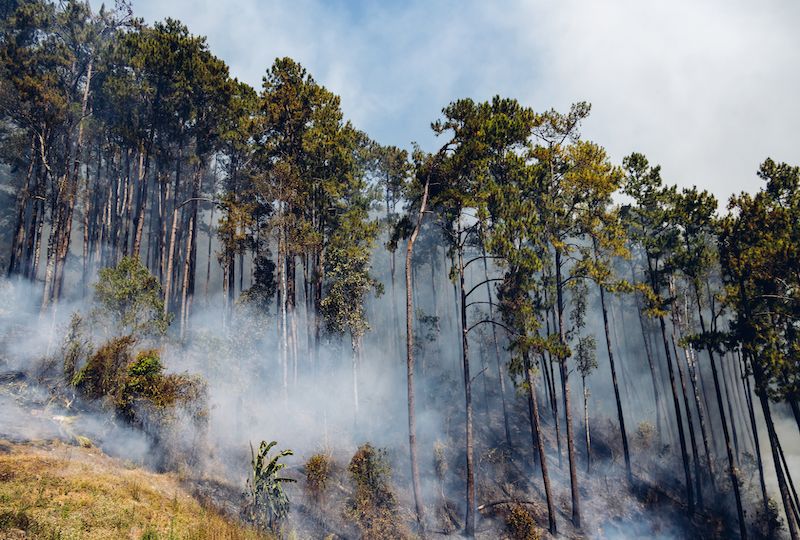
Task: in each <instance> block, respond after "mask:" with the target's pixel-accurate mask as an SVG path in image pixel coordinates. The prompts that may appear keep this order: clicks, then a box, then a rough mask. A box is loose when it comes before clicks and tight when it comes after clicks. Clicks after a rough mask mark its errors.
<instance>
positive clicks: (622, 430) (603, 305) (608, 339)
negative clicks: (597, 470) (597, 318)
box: [587, 285, 633, 483]
mask: <svg viewBox="0 0 800 540" xmlns="http://www.w3.org/2000/svg"><path fill="white" fill-rule="evenodd" d="M600 308H601V310H602V312H603V330H604V332H605V337H606V350H607V351H608V364H609V367H610V368H611V383H612V385H613V386H614V400H615V401H616V404H617V419H618V420H619V432H620V436H621V437H622V453H623V455H624V456H625V472H626V474H627V478H628V482H629V483H632V482H633V472H632V471H631V455H630V449H629V447H628V433H627V431H626V430H625V415H624V414H623V411H622V397H621V396H620V392H619V383H618V382H617V369H616V366H615V365H614V352H613V351H612V349H611V334H610V333H609V331H608V310H607V309H606V293H605V287H603V286H602V285H600ZM587 438H588V435H587ZM587 447H588V445H587Z"/></svg>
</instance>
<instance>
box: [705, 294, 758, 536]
mask: <svg viewBox="0 0 800 540" xmlns="http://www.w3.org/2000/svg"><path fill="white" fill-rule="evenodd" d="M694 290H695V302H696V305H697V313H698V318H699V320H700V330H701V332H702V333H703V334H705V333H706V323H705V319H704V318H703V308H702V306H701V303H700V290H699V289H698V287H696V286H695V287H694ZM706 352H707V353H708V360H709V364H710V365H711V377H712V378H713V380H714V393H715V395H716V397H717V408H718V409H719V420H720V424H721V425H722V435H723V438H724V439H725V452H726V454H727V458H728V478H729V479H730V482H731V488H732V489H733V496H734V499H735V502H736V514H737V517H738V520H739V535H740V536H741V538H742V540H746V539H747V523H745V520H744V509H743V508H742V495H741V492H740V490H739V477H738V469H737V467H736V463H735V461H734V458H733V449H732V448H731V436H730V431H729V430H728V422H727V419H726V418H725V405H724V403H723V400H722V388H721V387H720V383H719V374H718V373H717V364H716V361H715V359H714V352H713V350H712V349H711V344H710V343H708V344H707V345H706ZM760 457H761V456H760V453H759V460H760Z"/></svg>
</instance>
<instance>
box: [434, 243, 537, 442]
mask: <svg viewBox="0 0 800 540" xmlns="http://www.w3.org/2000/svg"><path fill="white" fill-rule="evenodd" d="M481 254H482V255H483V275H484V279H485V280H486V296H487V298H488V300H489V318H490V319H494V300H493V299H492V287H491V285H490V282H489V263H488V261H487V260H486V247H485V246H484V245H483V242H481ZM431 266H433V260H431ZM490 326H491V327H492V343H493V345H494V358H495V361H496V363H497V377H498V379H499V382H500V402H501V405H502V407H503V429H504V432H505V436H506V444H507V445H508V447H509V448H513V446H512V445H511V427H510V425H509V420H508V409H507V407H506V383H505V375H504V374H503V365H502V363H501V361H500V346H499V345H498V343H497V328H496V327H495V325H493V324H492V325H490ZM542 367H544V366H542ZM542 371H543V372H544V369H542ZM484 380H485V379H484Z"/></svg>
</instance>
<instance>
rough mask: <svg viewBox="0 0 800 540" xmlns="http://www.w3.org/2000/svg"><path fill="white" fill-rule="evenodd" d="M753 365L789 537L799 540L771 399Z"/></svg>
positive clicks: (757, 393)
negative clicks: (779, 448)
mask: <svg viewBox="0 0 800 540" xmlns="http://www.w3.org/2000/svg"><path fill="white" fill-rule="evenodd" d="M753 365H754V369H755V372H756V387H757V389H756V395H757V396H758V399H759V401H761V410H762V412H763V413H764V421H765V422H766V424H767V434H768V436H769V442H770V448H771V450H772V461H773V464H774V465H775V475H776V476H777V479H778V490H779V491H780V494H781V500H782V501H783V508H784V511H785V513H786V524H787V527H788V529H789V536H791V538H792V540H798V538H800V536H798V530H797V519H796V518H795V512H794V509H793V507H792V497H791V495H790V494H789V487H788V485H787V483H786V476H785V475H784V470H783V466H782V462H781V458H780V452H779V450H778V445H779V444H780V443H779V442H778V434H777V433H776V432H775V424H774V422H773V420H772V412H771V411H770V406H769V399H768V398H767V395H766V392H764V391H763V390H761V389H759V387H761V388H763V378H762V375H761V373H760V368H759V367H758V363H757V362H754V363H753Z"/></svg>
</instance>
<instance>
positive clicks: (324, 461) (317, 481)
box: [306, 453, 331, 502]
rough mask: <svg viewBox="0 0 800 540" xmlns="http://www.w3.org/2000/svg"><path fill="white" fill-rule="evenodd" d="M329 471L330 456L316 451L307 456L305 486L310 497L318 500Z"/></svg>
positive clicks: (326, 481) (323, 490) (324, 486)
mask: <svg viewBox="0 0 800 540" xmlns="http://www.w3.org/2000/svg"><path fill="white" fill-rule="evenodd" d="M330 472H331V458H330V457H329V456H328V455H326V454H323V453H317V454H314V455H313V456H311V457H310V458H308V461H307V462H306V488H307V489H308V492H309V493H310V494H311V498H312V499H314V500H315V501H317V502H319V500H320V498H321V497H322V494H323V493H324V492H325V488H326V487H327V485H328V479H329V475H330Z"/></svg>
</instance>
